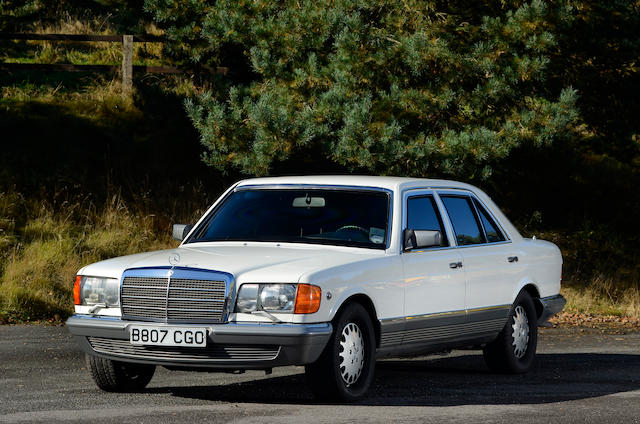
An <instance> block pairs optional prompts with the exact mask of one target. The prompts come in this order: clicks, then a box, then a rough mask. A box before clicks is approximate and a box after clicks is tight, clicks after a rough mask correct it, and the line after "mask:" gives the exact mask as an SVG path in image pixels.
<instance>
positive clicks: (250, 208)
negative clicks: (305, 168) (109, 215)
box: [187, 189, 390, 249]
mask: <svg viewBox="0 0 640 424" xmlns="http://www.w3.org/2000/svg"><path fill="white" fill-rule="evenodd" d="M389 206H390V202H389V196H388V195H387V193H385V192H382V191H357V190H331V189H308V190H307V189H239V190H237V191H235V192H233V193H231V194H230V195H229V196H228V197H227V198H226V199H224V201H223V203H222V204H221V205H220V206H219V207H218V208H216V210H214V211H213V213H212V214H211V215H210V216H209V217H208V219H207V220H206V221H205V222H204V223H203V224H202V225H201V226H200V228H199V229H197V230H196V231H195V232H194V235H193V236H192V237H191V238H190V239H189V240H188V241H187V243H191V242H209V241H265V242H289V243H311V244H333V245H341V246H353V247H366V248H372V249H385V248H386V240H387V225H388V222H389V221H388V217H389Z"/></svg>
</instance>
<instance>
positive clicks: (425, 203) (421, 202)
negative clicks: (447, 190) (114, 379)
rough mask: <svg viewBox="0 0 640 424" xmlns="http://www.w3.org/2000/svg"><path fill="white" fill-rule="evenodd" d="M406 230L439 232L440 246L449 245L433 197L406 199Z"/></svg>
mask: <svg viewBox="0 0 640 424" xmlns="http://www.w3.org/2000/svg"><path fill="white" fill-rule="evenodd" d="M407 228H409V229H411V230H430V231H440V234H441V237H442V246H448V245H449V243H448V242H447V233H446V232H445V231H444V226H443V225H442V218H441V217H440V214H439V213H438V206H437V205H436V202H435V200H434V199H433V196H414V197H409V199H407Z"/></svg>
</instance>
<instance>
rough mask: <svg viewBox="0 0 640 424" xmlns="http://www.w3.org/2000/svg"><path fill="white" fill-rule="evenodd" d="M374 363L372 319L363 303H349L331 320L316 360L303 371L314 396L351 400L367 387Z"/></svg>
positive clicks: (374, 346) (374, 345)
mask: <svg viewBox="0 0 640 424" xmlns="http://www.w3.org/2000/svg"><path fill="white" fill-rule="evenodd" d="M345 361H347V364H345ZM375 366H376V340H375V333H374V330H373V324H372V323H371V318H370V317H369V314H368V313H367V311H366V310H365V309H364V307H363V306H362V305H360V304H359V303H352V304H349V305H347V306H346V308H345V309H344V310H343V311H342V312H341V313H340V315H339V316H338V317H337V318H336V319H335V320H334V328H333V334H332V335H331V338H330V339H329V342H328V343H327V346H325V348H324V351H323V352H322V354H321V355H320V358H318V360H317V361H316V362H314V363H313V364H309V365H307V366H306V367H305V372H306V375H307V382H308V384H309V387H310V389H311V391H312V392H313V393H314V395H315V396H316V397H317V398H319V399H322V400H338V401H344V402H354V401H356V400H358V399H361V398H362V397H363V396H364V395H365V394H366V393H367V391H368V390H369V387H370V386H371V383H372V381H373V375H374V371H375Z"/></svg>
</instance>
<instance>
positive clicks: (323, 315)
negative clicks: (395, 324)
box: [294, 255, 404, 322]
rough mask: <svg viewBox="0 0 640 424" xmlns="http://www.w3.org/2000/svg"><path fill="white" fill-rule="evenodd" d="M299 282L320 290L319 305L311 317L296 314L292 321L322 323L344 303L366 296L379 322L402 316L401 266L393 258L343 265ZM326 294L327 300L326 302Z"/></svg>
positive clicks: (322, 271) (310, 273) (316, 272)
mask: <svg viewBox="0 0 640 424" xmlns="http://www.w3.org/2000/svg"><path fill="white" fill-rule="evenodd" d="M300 282H302V283H309V284H315V285H317V286H320V287H322V295H323V297H322V303H321V304H320V309H319V310H318V312H316V313H315V314H309V315H297V316H296V317H295V318H294V322H322V321H327V320H330V319H332V318H333V317H334V316H335V314H336V312H337V311H338V310H339V308H340V306H342V304H343V303H344V301H345V300H347V299H348V298H350V297H352V296H354V295H362V294H364V295H365V296H368V297H369V299H371V301H372V303H373V306H374V308H375V310H376V314H377V316H378V318H379V319H385V318H395V317H398V316H402V313H403V304H404V291H403V280H402V264H401V262H400V258H399V257H398V256H397V255H385V256H383V257H379V258H368V259H363V260H361V261H358V262H352V263H343V264H340V265H333V266H330V265H329V264H327V268H326V269H323V270H318V271H314V272H309V273H306V274H304V275H303V276H302V277H301V278H300ZM327 291H330V292H331V299H327V297H326V293H327Z"/></svg>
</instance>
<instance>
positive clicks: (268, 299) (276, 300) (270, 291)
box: [236, 284, 296, 313]
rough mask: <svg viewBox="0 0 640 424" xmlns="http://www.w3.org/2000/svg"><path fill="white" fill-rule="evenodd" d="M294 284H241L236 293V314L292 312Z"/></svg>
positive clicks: (294, 295)
mask: <svg viewBox="0 0 640 424" xmlns="http://www.w3.org/2000/svg"><path fill="white" fill-rule="evenodd" d="M295 301H296V285H295V284H243V285H242V286H241V287H240V291H239V292H238V300H237V301H236V312H245V313H251V312H255V311H266V312H288V313H291V312H293V309H294V306H295Z"/></svg>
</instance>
